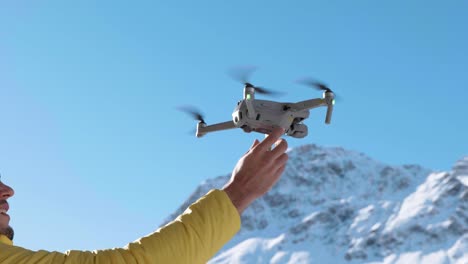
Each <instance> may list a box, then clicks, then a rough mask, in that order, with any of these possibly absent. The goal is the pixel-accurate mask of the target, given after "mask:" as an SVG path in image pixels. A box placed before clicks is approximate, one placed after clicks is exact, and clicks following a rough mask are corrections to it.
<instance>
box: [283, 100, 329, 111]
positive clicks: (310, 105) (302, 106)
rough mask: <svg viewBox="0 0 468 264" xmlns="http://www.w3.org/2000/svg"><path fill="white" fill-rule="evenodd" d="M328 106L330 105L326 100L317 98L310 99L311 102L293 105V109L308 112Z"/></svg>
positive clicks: (306, 101)
mask: <svg viewBox="0 0 468 264" xmlns="http://www.w3.org/2000/svg"><path fill="white" fill-rule="evenodd" d="M327 105H328V104H327V101H326V100H325V99H321V98H317V99H310V100H305V101H301V102H297V103H294V104H291V108H292V109H294V110H296V111H303V110H308V109H312V108H317V107H320V106H327Z"/></svg>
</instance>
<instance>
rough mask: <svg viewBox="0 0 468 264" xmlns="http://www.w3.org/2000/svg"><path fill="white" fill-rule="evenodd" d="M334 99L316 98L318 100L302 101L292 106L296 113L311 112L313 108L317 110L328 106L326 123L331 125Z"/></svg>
mask: <svg viewBox="0 0 468 264" xmlns="http://www.w3.org/2000/svg"><path fill="white" fill-rule="evenodd" d="M332 100H333V97H326V98H323V99H322V98H316V99H310V100H306V101H301V102H297V103H294V104H291V108H292V109H294V110H296V111H303V110H309V109H312V108H317V107H320V106H326V107H327V115H326V117H325V123H326V124H330V122H331V116H332V113H333V103H332Z"/></svg>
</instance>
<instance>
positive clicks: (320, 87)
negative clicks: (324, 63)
mask: <svg viewBox="0 0 468 264" xmlns="http://www.w3.org/2000/svg"><path fill="white" fill-rule="evenodd" d="M297 82H298V83H300V84H303V85H306V86H309V87H312V88H314V89H316V90H320V91H325V93H333V94H334V97H335V99H337V96H336V93H335V92H333V91H332V89H330V88H329V87H328V86H327V85H326V84H324V83H322V82H319V81H316V80H314V79H311V78H305V79H300V80H298V81H297ZM339 100H341V98H339Z"/></svg>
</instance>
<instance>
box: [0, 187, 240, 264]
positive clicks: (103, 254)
mask: <svg viewBox="0 0 468 264" xmlns="http://www.w3.org/2000/svg"><path fill="white" fill-rule="evenodd" d="M239 228H240V217H239V214H238V212H237V210H236V208H235V207H234V206H233V204H232V203H231V201H230V199H229V197H228V196H227V195H226V193H225V192H224V191H221V190H212V191H210V192H209V193H208V194H207V195H205V196H204V197H202V198H201V199H199V200H198V201H197V202H195V203H194V204H192V205H191V206H190V207H189V208H188V209H187V210H185V212H184V213H183V214H181V215H180V216H179V217H177V218H176V219H175V220H174V221H172V222H170V223H168V224H167V225H166V226H164V227H162V228H160V229H158V230H157V231H156V232H154V233H152V234H150V235H148V236H146V237H143V238H141V239H139V240H137V241H135V242H133V243H130V244H128V245H127V246H125V247H124V248H116V249H108V250H98V251H76V250H72V251H68V252H66V253H60V252H48V251H44V250H41V251H31V250H27V249H24V248H21V247H15V246H9V245H6V244H3V243H0V263H2V264H18V263H24V264H29V263H43V264H62V263H67V264H82V263H89V264H94V263H113V264H127V263H135V264H136V263H206V262H207V261H208V260H209V259H210V258H211V257H212V256H213V255H214V254H215V253H216V252H217V251H218V250H219V249H220V248H221V247H222V246H223V245H224V244H225V243H226V242H227V241H228V240H229V239H231V238H232V236H234V234H235V233H236V232H237V231H238V230H239Z"/></svg>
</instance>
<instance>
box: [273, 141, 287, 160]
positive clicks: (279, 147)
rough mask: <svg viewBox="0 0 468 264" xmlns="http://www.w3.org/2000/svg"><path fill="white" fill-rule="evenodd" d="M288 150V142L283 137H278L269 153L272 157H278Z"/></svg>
mask: <svg viewBox="0 0 468 264" xmlns="http://www.w3.org/2000/svg"><path fill="white" fill-rule="evenodd" d="M286 150H288V142H286V140H284V139H279V140H277V141H276V147H275V148H274V149H273V150H272V151H271V155H272V158H273V159H276V158H278V157H279V156H281V155H282V154H283V153H285V152H286Z"/></svg>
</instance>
